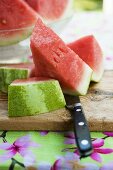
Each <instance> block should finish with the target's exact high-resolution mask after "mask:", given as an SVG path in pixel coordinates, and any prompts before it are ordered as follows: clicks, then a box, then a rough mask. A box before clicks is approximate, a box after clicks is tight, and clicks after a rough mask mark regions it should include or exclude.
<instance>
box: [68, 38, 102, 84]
mask: <svg viewBox="0 0 113 170" xmlns="http://www.w3.org/2000/svg"><path fill="white" fill-rule="evenodd" d="M68 47H70V48H71V49H72V50H73V51H74V52H75V53H76V54H78V55H79V57H81V59H82V60H83V61H84V62H85V63H87V64H88V65H89V66H90V67H91V68H92V70H93V74H92V78H91V80H92V81H94V82H99V81H100V79H101V77H102V75H103V71H104V57H103V55H102V50H101V47H100V45H99V44H98V42H97V40H96V39H95V37H94V36H93V35H88V36H85V37H83V38H80V39H79V40H77V41H74V42H72V43H70V44H68Z"/></svg>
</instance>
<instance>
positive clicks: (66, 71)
mask: <svg viewBox="0 0 113 170" xmlns="http://www.w3.org/2000/svg"><path fill="white" fill-rule="evenodd" d="M31 50H32V54H33V60H34V63H35V67H36V74H37V76H45V77H51V78H54V79H57V80H58V81H59V82H60V85H61V87H62V89H63V91H64V92H65V93H67V94H72V95H75V94H80V95H85V94H86V93H87V90H88V87H89V83H90V78H91V74H92V70H91V69H90V67H89V66H88V65H87V64H85V62H84V61H83V60H82V59H81V58H79V56H78V55H77V54H76V53H74V52H73V51H72V50H71V49H70V48H68V47H67V46H66V44H65V43H64V42H63V41H62V40H61V39H60V37H58V35H57V34H55V33H54V32H53V31H52V30H51V29H50V28H48V27H47V26H46V25H45V24H44V23H43V22H42V21H41V19H38V21H37V23H36V26H35V28H34V30H33V33H32V36H31Z"/></svg>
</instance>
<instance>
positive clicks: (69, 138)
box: [64, 132, 75, 144]
mask: <svg viewBox="0 0 113 170" xmlns="http://www.w3.org/2000/svg"><path fill="white" fill-rule="evenodd" d="M64 137H65V138H66V140H65V142H64V143H65V144H75V136H74V133H73V132H67V133H65V134H64Z"/></svg>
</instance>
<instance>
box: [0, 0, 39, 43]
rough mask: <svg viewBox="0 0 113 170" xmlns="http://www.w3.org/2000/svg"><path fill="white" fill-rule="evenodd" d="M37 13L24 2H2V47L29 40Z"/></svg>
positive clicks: (0, 6) (0, 16)
mask: <svg viewBox="0 0 113 170" xmlns="http://www.w3.org/2000/svg"><path fill="white" fill-rule="evenodd" d="M36 20H37V13H36V12H35V11H34V10H33V9H32V8H31V7H30V6H29V5H27V3H25V2H24V1H23V0H0V46H5V45H10V44H13V43H16V42H18V41H21V40H23V39H25V38H27V37H28V36H29V35H30V34H31V32H32V29H33V26H34V24H35V23H36Z"/></svg>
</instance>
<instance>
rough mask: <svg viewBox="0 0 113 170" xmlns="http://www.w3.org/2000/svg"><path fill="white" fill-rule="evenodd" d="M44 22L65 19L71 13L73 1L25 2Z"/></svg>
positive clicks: (44, 0)
mask: <svg viewBox="0 0 113 170" xmlns="http://www.w3.org/2000/svg"><path fill="white" fill-rule="evenodd" d="M25 2H27V3H28V4H29V5H30V6H31V7H32V8H33V9H34V10H35V11H36V12H37V13H38V14H39V15H40V16H41V17H42V18H43V19H44V20H46V21H47V22H54V21H55V20H59V19H64V18H67V17H68V16H69V15H70V14H71V13H72V4H73V0H25Z"/></svg>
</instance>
